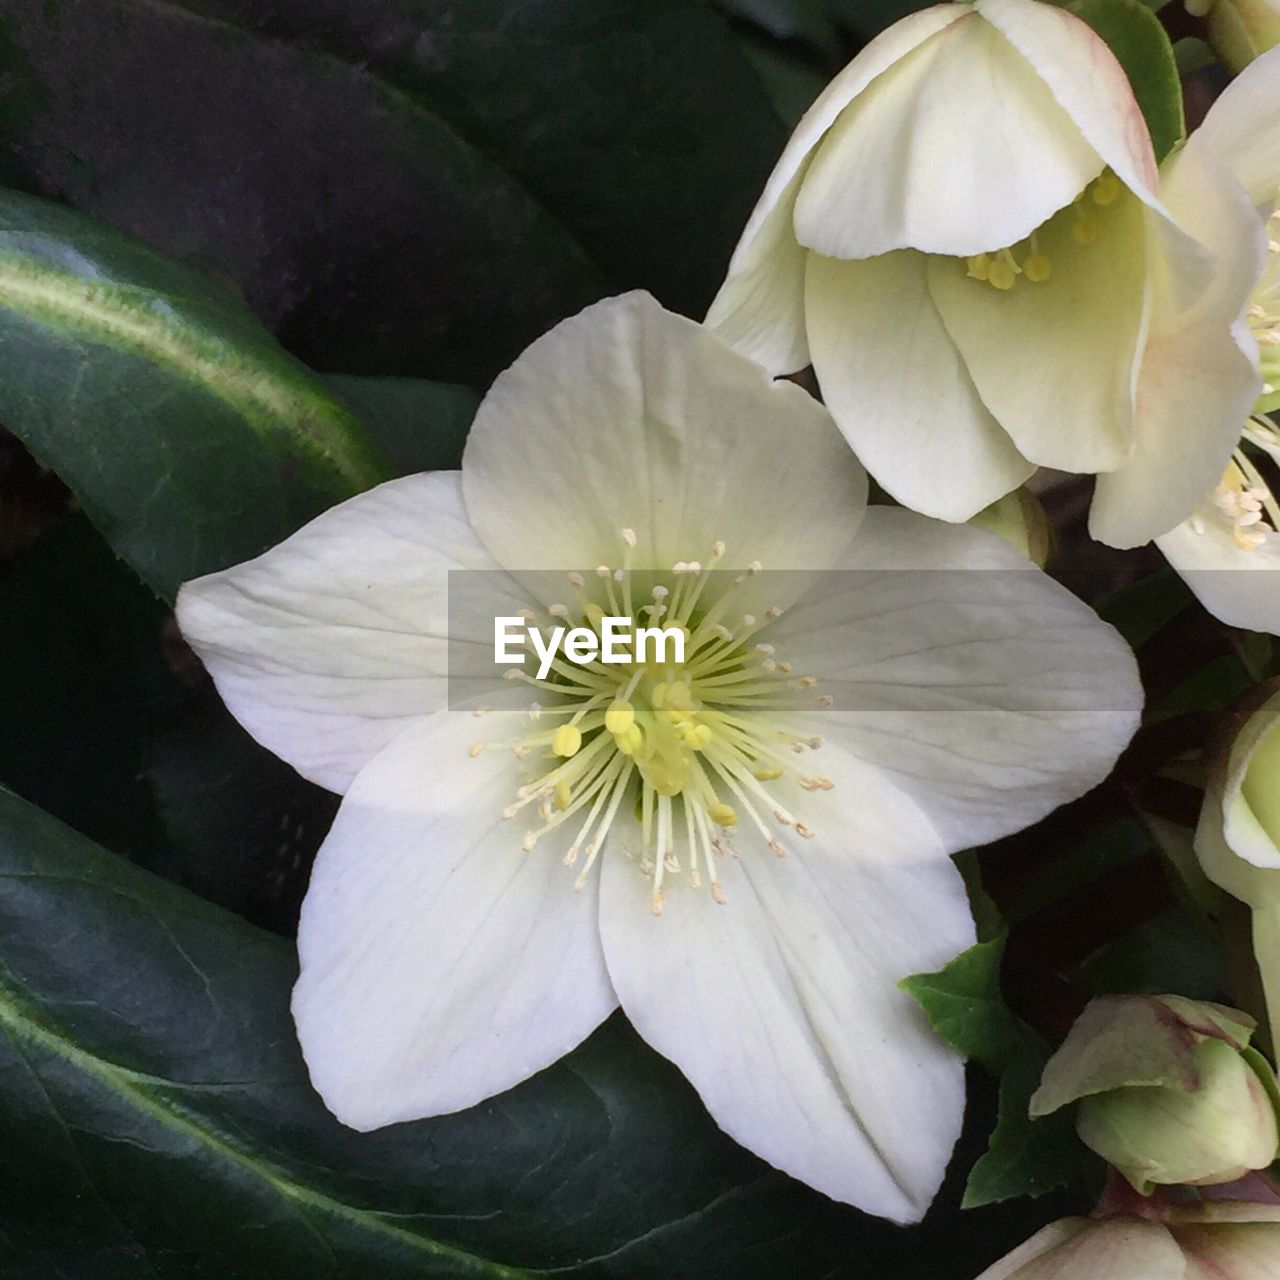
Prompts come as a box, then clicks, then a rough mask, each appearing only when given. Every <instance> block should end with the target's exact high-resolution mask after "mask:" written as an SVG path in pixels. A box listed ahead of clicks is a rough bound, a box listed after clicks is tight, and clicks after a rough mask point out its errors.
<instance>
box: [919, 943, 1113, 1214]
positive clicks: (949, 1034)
mask: <svg viewBox="0 0 1280 1280" xmlns="http://www.w3.org/2000/svg"><path fill="white" fill-rule="evenodd" d="M1003 951H1004V939H1003V938H998V939H996V940H994V941H992V942H980V943H978V945H977V946H974V947H970V948H969V950H968V951H964V952H961V954H960V955H958V956H957V957H956V958H955V959H954V960H953V961H951V963H950V964H948V965H947V966H946V967H945V968H943V969H941V970H940V971H939V972H937V973H930V974H916V975H914V976H913V977H910V978H907V979H906V980H905V981H904V982H903V983H902V984H901V985H902V987H903V989H904V990H905V991H906V992H907V993H908V994H909V995H910V996H911V997H912V998H913V999H914V1000H916V1002H917V1003H918V1004H919V1005H920V1007H921V1008H922V1009H923V1010H924V1011H925V1014H926V1015H927V1017H928V1019H929V1022H930V1024H931V1025H932V1026H933V1029H934V1030H935V1031H936V1032H937V1033H938V1034H939V1035H940V1036H941V1037H942V1038H943V1039H944V1040H946V1041H947V1043H948V1044H951V1045H953V1046H954V1047H955V1048H957V1049H959V1050H960V1052H961V1053H963V1054H965V1055H966V1056H967V1057H970V1058H973V1059H974V1060H975V1061H977V1062H980V1063H981V1064H982V1065H983V1066H984V1067H986V1068H987V1070H989V1071H991V1072H992V1073H993V1074H995V1075H998V1076H999V1077H1000V1111H999V1116H998V1119H997V1121H996V1127H995V1130H994V1132H993V1133H992V1135H991V1139H990V1142H989V1143H988V1145H987V1150H986V1152H985V1153H984V1154H983V1155H982V1156H980V1157H979V1158H978V1160H977V1162H976V1163H975V1164H974V1166H973V1169H972V1170H971V1171H970V1174H969V1181H968V1184H967V1186H966V1188H965V1194H964V1202H963V1207H964V1208H966V1209H977V1208H981V1207H982V1206H983V1205H988V1204H994V1203H996V1202H997V1201H1001V1200H1009V1199H1012V1198H1013V1197H1015V1196H1023V1195H1028V1196H1039V1195H1043V1194H1044V1193H1045V1192H1046V1191H1052V1190H1053V1189H1054V1188H1055V1187H1061V1186H1065V1185H1066V1184H1067V1183H1069V1182H1073V1181H1075V1180H1076V1179H1077V1178H1078V1177H1080V1175H1081V1173H1082V1171H1083V1170H1084V1169H1086V1168H1087V1167H1088V1152H1087V1151H1086V1149H1085V1148H1084V1146H1083V1145H1082V1144H1081V1143H1080V1142H1079V1140H1078V1139H1077V1138H1076V1136H1075V1132H1074V1130H1073V1129H1072V1127H1071V1125H1070V1123H1069V1121H1068V1122H1064V1120H1063V1118H1062V1117H1061V1116H1057V1117H1049V1118H1048V1119H1045V1120H1032V1119H1031V1117H1030V1114H1029V1112H1028V1109H1027V1108H1028V1105H1029V1103H1030V1100H1031V1095H1032V1093H1034V1092H1035V1089H1036V1086H1037V1084H1038V1083H1039V1081H1040V1071H1041V1069H1042V1068H1043V1066H1044V1064H1045V1062H1046V1061H1047V1060H1048V1057H1049V1052H1048V1049H1047V1048H1046V1047H1045V1045H1044V1044H1043V1042H1042V1041H1041V1040H1040V1038H1039V1037H1038V1036H1037V1035H1036V1034H1035V1033H1034V1032H1033V1031H1032V1030H1031V1029H1030V1028H1029V1027H1027V1026H1026V1025H1025V1024H1023V1023H1022V1022H1021V1021H1019V1019H1018V1018H1017V1017H1016V1016H1015V1015H1014V1013H1013V1012H1012V1010H1011V1009H1010V1008H1009V1007H1008V1005H1006V1004H1005V1002H1004V997H1003V996H1002V995H1001V993H1000V961H1001V956H1002V954H1003Z"/></svg>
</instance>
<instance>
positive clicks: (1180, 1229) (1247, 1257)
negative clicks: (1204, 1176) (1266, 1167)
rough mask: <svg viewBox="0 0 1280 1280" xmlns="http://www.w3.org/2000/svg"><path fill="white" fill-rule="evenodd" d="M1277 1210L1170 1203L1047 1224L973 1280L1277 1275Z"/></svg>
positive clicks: (1229, 1279) (1238, 1279) (1271, 1278)
mask: <svg viewBox="0 0 1280 1280" xmlns="http://www.w3.org/2000/svg"><path fill="white" fill-rule="evenodd" d="M1277 1275H1280V1209H1277V1208H1276V1206H1274V1205H1262V1204H1258V1205H1253V1204H1248V1203H1247V1202H1243V1201H1238V1202H1227V1201H1218V1202H1208V1201H1202V1202H1200V1203H1198V1204H1193V1205H1188V1206H1186V1207H1185V1208H1180V1207H1176V1206H1168V1207H1167V1208H1166V1209H1165V1210H1164V1211H1163V1212H1162V1213H1161V1214H1160V1216H1159V1217H1158V1218H1144V1217H1136V1216H1135V1217H1131V1216H1128V1215H1124V1214H1115V1215H1112V1216H1109V1217H1104V1218H1065V1219H1063V1220H1062V1221H1061V1222H1055V1223H1053V1224H1052V1225H1051V1226H1048V1227H1045V1228H1044V1230H1043V1231H1040V1232H1038V1233H1037V1234H1036V1235H1034V1236H1032V1237H1031V1239H1030V1240H1028V1241H1027V1242H1026V1243H1025V1244H1023V1245H1021V1246H1020V1247H1019V1248H1017V1249H1015V1250H1014V1251H1013V1252H1012V1253H1011V1254H1009V1255H1008V1257H1006V1258H1002V1259H1001V1260H1000V1261H999V1262H997V1263H996V1264H995V1265H994V1266H991V1267H988V1268H987V1269H986V1270H985V1271H984V1272H983V1273H982V1275H980V1276H979V1277H978V1280H1275V1277H1276V1276H1277Z"/></svg>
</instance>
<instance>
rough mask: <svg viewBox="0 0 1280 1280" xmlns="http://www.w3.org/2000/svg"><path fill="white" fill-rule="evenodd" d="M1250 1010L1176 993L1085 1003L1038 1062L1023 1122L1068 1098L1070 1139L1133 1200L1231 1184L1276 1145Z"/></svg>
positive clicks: (1270, 1084)
mask: <svg viewBox="0 0 1280 1280" xmlns="http://www.w3.org/2000/svg"><path fill="white" fill-rule="evenodd" d="M1256 1029H1257V1024H1256V1023H1255V1022H1254V1021H1253V1019H1252V1018H1250V1017H1249V1016H1248V1014H1244V1013H1240V1012H1239V1011H1238V1010H1235V1009H1227V1008H1224V1007H1223V1006H1222V1005H1216V1004H1209V1003H1207V1002H1204V1001H1194V1000H1184V999H1182V998H1180V997H1178V996H1103V997H1101V998H1100V999H1097V1000H1094V1001H1091V1002H1090V1004H1089V1006H1088V1008H1086V1009H1085V1011H1084V1013H1082V1014H1081V1015H1080V1017H1079V1018H1078V1019H1077V1020H1076V1022H1075V1025H1074V1026H1073V1027H1072V1028H1071V1031H1070V1033H1069V1034H1068V1036H1067V1038H1066V1040H1065V1041H1064V1042H1063V1044H1062V1046H1061V1048H1059V1049H1058V1051H1057V1052H1056V1053H1055V1054H1054V1055H1053V1057H1052V1058H1050V1059H1049V1061H1048V1062H1047V1063H1046V1064H1045V1069H1044V1074H1043V1076H1042V1077H1041V1082H1040V1088H1039V1089H1038V1090H1037V1091H1036V1093H1035V1095H1034V1096H1033V1097H1032V1099H1031V1114H1032V1116H1033V1117H1040V1116H1045V1115H1049V1114H1051V1113H1052V1112H1054V1111H1057V1110H1058V1109H1059V1108H1061V1107H1064V1106H1067V1105H1068V1104H1069V1103H1073V1102H1074V1103H1076V1104H1077V1109H1076V1132H1077V1133H1078V1134H1079V1135H1080V1140H1081V1141H1082V1142H1083V1143H1084V1144H1085V1145H1086V1146H1087V1147H1089V1148H1090V1149H1092V1150H1093V1151H1095V1152H1097V1154H1098V1155H1100V1156H1101V1157H1102V1158H1103V1159H1104V1160H1106V1161H1107V1163H1108V1164H1110V1165H1111V1166H1112V1167H1113V1168H1114V1169H1116V1170H1117V1171H1118V1172H1119V1173H1121V1174H1123V1175H1124V1177H1125V1178H1126V1179H1127V1180H1128V1181H1129V1183H1130V1184H1131V1185H1132V1186H1133V1188H1134V1190H1135V1191H1137V1192H1138V1193H1139V1194H1140V1195H1149V1194H1150V1193H1151V1191H1152V1189H1153V1188H1154V1187H1156V1186H1162V1185H1174V1184H1179V1183H1182V1184H1191V1185H1201V1186H1208V1185H1212V1184H1216V1183H1225V1182H1234V1181H1236V1180H1237V1179H1238V1178H1240V1177H1242V1176H1243V1175H1244V1174H1246V1173H1250V1172H1252V1171H1253V1170H1256V1169H1265V1168H1267V1167H1268V1166H1269V1165H1270V1164H1271V1163H1272V1162H1273V1161H1274V1160H1275V1159H1276V1155H1277V1149H1278V1148H1280V1133H1278V1132H1277V1125H1276V1113H1275V1108H1274V1106H1273V1103H1272V1099H1273V1097H1274V1095H1275V1091H1276V1080H1275V1075H1274V1073H1273V1072H1272V1071H1271V1068H1270V1067H1269V1066H1268V1065H1267V1063H1266V1061H1265V1060H1264V1059H1263V1058H1262V1057H1261V1056H1260V1055H1259V1054H1258V1053H1256V1052H1251V1051H1250V1050H1249V1040H1250V1038H1251V1037H1252V1035H1253V1033H1254V1031H1255V1030H1256Z"/></svg>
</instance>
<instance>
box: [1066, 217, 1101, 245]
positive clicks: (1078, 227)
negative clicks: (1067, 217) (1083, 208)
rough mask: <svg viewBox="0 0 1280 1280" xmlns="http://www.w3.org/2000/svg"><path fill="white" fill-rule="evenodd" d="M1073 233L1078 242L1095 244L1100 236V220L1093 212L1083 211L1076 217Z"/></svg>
mask: <svg viewBox="0 0 1280 1280" xmlns="http://www.w3.org/2000/svg"><path fill="white" fill-rule="evenodd" d="M1071 234H1072V236H1073V237H1074V238H1075V242H1076V244H1093V243H1094V242H1095V241H1096V240H1097V238H1098V220H1097V218H1095V217H1094V216H1093V214H1091V213H1081V214H1080V216H1079V217H1077V218H1076V221H1075V225H1074V226H1073V227H1072V228H1071Z"/></svg>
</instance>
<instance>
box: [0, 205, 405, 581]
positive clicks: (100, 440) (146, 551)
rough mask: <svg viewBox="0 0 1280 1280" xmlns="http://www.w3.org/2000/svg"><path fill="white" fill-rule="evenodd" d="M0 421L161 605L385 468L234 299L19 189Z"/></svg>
mask: <svg viewBox="0 0 1280 1280" xmlns="http://www.w3.org/2000/svg"><path fill="white" fill-rule="evenodd" d="M0 420H2V421H4V423H5V424H6V425H7V426H8V427H9V429H10V430H11V431H12V432H13V433H14V434H15V435H16V436H18V437H19V438H20V439H21V440H22V441H23V443H24V444H26V446H27V447H28V448H29V449H30V450H31V452H32V453H33V454H35V455H36V456H37V457H38V458H39V459H40V460H41V461H43V462H44V463H46V464H47V465H49V466H51V467H52V468H53V469H54V470H55V471H56V472H57V473H58V475H59V476H61V477H62V479H63V480H65V481H66V483H67V484H68V485H69V486H70V487H71V489H72V490H73V491H74V492H75V494H76V496H77V497H78V498H79V499H80V502H81V504H82V505H83V507H84V510H85V511H86V513H87V514H88V515H89V517H90V519H91V520H92V521H93V522H94V524H95V525H96V526H97V527H98V529H99V530H100V531H101V532H102V533H103V535H104V536H105V537H106V539H107V541H108V542H110V543H111V545H112V546H113V547H114V548H115V550H116V552H117V553H118V554H120V555H121V556H123V557H124V558H125V559H126V560H128V561H129V563H130V564H131V565H132V566H133V567H134V568H135V569H136V570H137V572H138V574H139V575H140V576H141V577H142V579H143V580H144V581H145V582H147V583H148V584H149V585H150V586H151V587H152V588H153V589H154V590H155V591H157V592H158V593H159V594H161V595H162V596H165V597H169V598H171V597H172V596H173V594H174V593H175V592H176V590H177V588H178V586H179V585H180V584H181V583H182V582H183V581H185V580H186V579H187V578H191V577H195V576H196V575H198V574H201V573H206V572H209V571H210V570H213V569H219V568H222V567H224V566H226V565H229V564H234V563H235V562H237V561H240V560H244V559H247V558H248V557H250V556H253V555H257V554H258V553H259V552H261V551H263V550H265V549H266V548H267V547H269V546H271V545H272V544H273V543H275V542H278V541H279V540H280V539H281V538H283V537H285V536H287V535H288V534H289V533H291V532H293V530H295V529H296V528H298V527H299V526H300V525H301V524H303V523H305V522H306V521H307V520H309V519H310V518H311V517H313V516H315V515H318V514H319V513H320V512H321V511H323V510H324V509H325V508H326V507H329V506H332V505H333V503H335V502H337V501H340V500H341V499H343V498H348V497H351V496H352V495H353V494H355V493H358V492H360V491H361V490H363V489H366V488H368V487H370V486H371V485H373V484H376V483H377V482H378V481H380V480H383V479H386V478H388V477H389V476H390V474H391V468H390V464H389V463H388V462H387V461H386V459H385V458H384V457H383V455H382V452H381V451H380V450H379V449H378V448H377V446H376V445H375V444H374V443H373V442H372V440H371V439H370V438H369V436H368V434H367V433H366V431H365V429H364V427H363V425H362V424H361V422H360V420H359V419H358V418H357V417H356V415H355V414H354V413H352V412H351V410H350V409H348V408H347V407H346V406H345V405H343V404H341V403H340V402H339V401H338V400H337V399H335V397H334V396H333V395H332V394H331V393H330V392H329V391H328V390H326V388H325V387H324V385H323V384H322V383H321V382H320V381H319V380H318V379H317V378H316V377H315V376H314V375H313V374H311V373H310V372H309V371H308V370H307V369H306V368H305V367H304V366H303V365H301V364H299V363H298V362H297V361H296V360H294V359H293V358H292V357H290V356H289V355H287V354H286V353H285V352H284V351H282V350H281V349H280V347H279V346H278V345H277V344H276V342H275V341H274V339H273V338H271V336H270V335H269V334H267V332H266V331H265V330H264V329H262V328H261V327H260V326H259V325H258V324H257V322H256V321H255V320H254V319H253V317H252V316H251V315H250V314H249V312H248V311H247V310H246V309H245V308H244V307H243V306H242V305H240V304H239V303H238V302H237V301H236V300H235V299H233V298H232V297H231V296H230V295H229V294H228V293H226V292H224V291H223V290H221V289H220V288H219V287H217V286H215V285H213V284H211V283H209V282H208V281H206V280H205V279H204V278H203V277H202V276H200V275H198V274H197V273H195V272H194V271H191V270H189V269H186V268H183V267H179V266H177V265H175V264H174V263H171V262H168V261H167V260H165V259H164V258H161V257H159V256H158V255H156V254H154V253H152V252H151V251H150V250H148V249H145V248H143V247H142V246H141V245H139V244H136V243H134V242H133V241H131V240H129V239H128V238H127V237H125V236H122V235H120V234H118V233H117V232H115V231H112V230H111V229H110V228H107V227H104V226H101V225H99V224H97V223H94V222H92V221H91V220H89V219H87V218H84V217H82V216H81V215H79V214H76V213H73V212H71V211H70V210H67V209H63V208H60V207H58V206H57V205H53V204H49V203H47V202H45V201H42V200H36V199H33V198H32V197H30V196H25V195H19V194H17V193H15V192H0Z"/></svg>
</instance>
